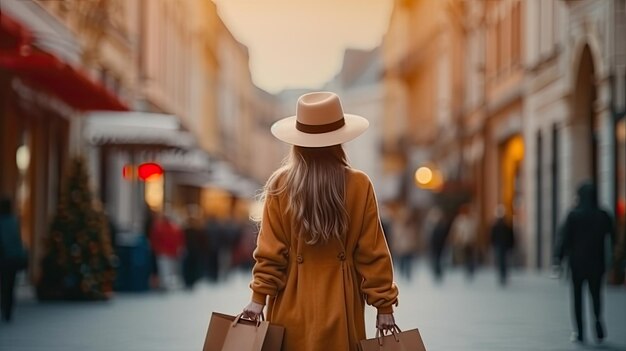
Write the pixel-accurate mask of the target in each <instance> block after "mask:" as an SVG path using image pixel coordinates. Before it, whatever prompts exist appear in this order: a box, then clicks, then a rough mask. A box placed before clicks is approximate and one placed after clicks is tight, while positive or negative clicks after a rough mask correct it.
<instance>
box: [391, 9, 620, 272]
mask: <svg viewBox="0 0 626 351" xmlns="http://www.w3.org/2000/svg"><path fill="white" fill-rule="evenodd" d="M624 6H625V2H624V1H620V0H616V1H594V0H588V1H563V0H529V1H520V0H503V1H480V0H476V1H472V0H470V1H441V2H439V1H397V2H396V4H395V9H394V12H393V15H392V21H391V24H390V28H389V33H388V35H387V37H386V38H385V47H386V50H385V55H386V56H385V57H386V59H385V67H386V71H385V72H386V74H385V86H386V101H387V105H386V106H387V107H386V112H385V145H386V147H387V150H391V152H387V153H386V155H387V157H386V158H387V159H388V162H387V164H388V165H389V164H394V163H393V162H392V161H393V160H396V159H401V157H397V154H398V152H397V151H394V150H398V149H400V150H402V147H398V146H395V147H394V146H393V144H394V143H396V144H398V143H400V142H401V141H403V140H406V139H408V140H410V143H408V144H409V145H410V144H413V145H420V144H423V145H425V148H426V149H427V150H428V153H427V154H426V155H423V156H422V158H421V159H420V160H419V162H424V161H429V162H432V163H433V164H434V165H435V166H436V167H437V168H439V169H441V170H442V171H443V174H444V178H445V179H444V180H445V182H444V184H445V183H449V182H450V181H451V180H452V181H457V182H460V184H462V185H463V186H464V187H467V188H468V189H469V190H470V193H471V203H472V205H473V207H474V208H475V209H476V210H477V215H478V216H479V219H480V223H481V225H480V228H481V230H480V234H479V245H480V246H481V248H482V249H483V250H482V251H483V252H484V253H486V252H487V249H488V242H489V241H488V234H487V233H488V228H489V225H490V223H491V222H492V221H493V218H494V215H495V209H496V208H497V207H498V206H499V205H503V206H504V208H505V209H506V210H507V214H508V217H509V219H510V220H511V221H512V223H513V225H514V228H515V230H516V232H517V243H518V246H517V253H518V256H517V260H516V261H517V262H518V263H519V264H521V265H525V266H527V267H537V268H539V269H542V268H546V267H548V266H549V265H550V264H551V255H552V251H553V245H554V240H555V235H556V233H557V231H558V228H559V225H560V223H561V222H562V220H563V218H564V216H565V213H566V212H567V210H568V209H569V208H571V206H573V205H574V203H575V193H576V188H577V187H578V185H579V184H580V183H581V182H583V181H585V180H590V181H593V182H594V183H596V184H597V186H598V190H599V191H598V199H599V202H600V204H602V206H604V207H605V208H607V209H609V210H610V211H611V212H612V213H613V214H614V215H615V217H616V223H617V224H618V233H619V236H620V237H622V239H621V242H622V243H623V241H624V240H623V233H624V205H623V204H624V198H626V187H625V186H624V173H625V172H624V168H625V166H624V162H625V161H624V160H625V158H624V154H625V153H626V151H625V150H624V135H625V134H626V132H625V131H624V130H625V127H624V126H625V122H624V117H623V116H624V110H625V108H624V99H625V98H626V97H625V96H624V95H625V93H624V86H625V85H626V83H625V78H624V74H625V73H624V71H625V68H624V61H625V60H626V58H625V56H626V55H625V50H626V49H625V46H626V39H624V38H623V36H621V35H619V33H621V32H620V30H623V29H624V28H625V27H624V21H625V20H626V17H625V16H624ZM414 13H419V14H417V15H415V14H414ZM420 14H421V15H422V16H425V15H424V14H428V16H427V17H428V18H422V17H419V16H420ZM436 18H439V19H440V21H441V22H440V23H445V24H446V25H444V26H440V27H437V26H436V25H435V24H433V23H436V20H435V19H436ZM433 28H440V29H439V30H438V31H437V30H435V29H433ZM407 33H409V34H407ZM446 33H447V34H446ZM419 38H434V39H433V42H436V43H437V44H436V45H437V47H438V48H439V49H438V50H439V51H437V50H434V49H429V46H428V45H427V44H425V43H426V42H422V43H421V44H420V42H419ZM432 52H435V54H432ZM429 55H434V56H435V57H437V59H436V60H435V59H433V60H431V61H429V60H428V57H429ZM451 58H452V59H451ZM455 58H460V59H458V60H457V59H455ZM420 65H423V68H420ZM441 67H448V68H446V69H441ZM438 68H439V69H438ZM422 85H423V86H427V87H429V88H430V89H428V90H426V89H422V90H420V89H419V87H420V86H422ZM429 109H430V110H429ZM412 114H413V115H419V117H417V116H413V117H412ZM398 116H404V119H405V121H402V119H403V118H402V117H400V119H399V118H398ZM425 116H434V117H431V118H430V119H424V118H426V117H425ZM420 118H422V119H424V120H420ZM412 124H414V125H425V126H426V127H425V128H421V130H420V131H419V132H416V131H415V130H414V128H413V127H411V125H412ZM399 126H402V127H399ZM402 130H406V131H407V132H404V133H403V132H402ZM407 149H410V147H407V146H406V144H405V146H404V150H407ZM409 153H410V151H409ZM396 164H397V162H396ZM404 167H405V168H407V167H408V168H413V167H415V165H410V166H409V165H408V164H407V163H405V165H404ZM622 245H623V244H622Z"/></svg>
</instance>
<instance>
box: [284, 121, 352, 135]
mask: <svg viewBox="0 0 626 351" xmlns="http://www.w3.org/2000/svg"><path fill="white" fill-rule="evenodd" d="M345 124H346V121H345V119H344V118H343V117H342V118H341V119H340V120H337V121H335V122H333V123H328V124H318V125H313V124H304V123H300V122H298V121H296V129H297V130H299V131H301V132H303V133H308V134H322V133H328V132H333V131H335V130H337V129H339V128H341V127H343V126H344V125H345Z"/></svg>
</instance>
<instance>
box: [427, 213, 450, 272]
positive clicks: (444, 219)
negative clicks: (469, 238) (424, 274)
mask: <svg viewBox="0 0 626 351" xmlns="http://www.w3.org/2000/svg"><path fill="white" fill-rule="evenodd" d="M428 216H429V217H430V218H428V220H429V221H432V224H430V225H429V227H431V228H432V232H431V234H430V258H431V263H432V268H433V274H434V277H435V280H436V281H441V280H443V255H444V252H445V249H446V244H447V241H448V235H449V234H450V219H449V217H448V215H447V214H446V213H445V212H443V211H441V210H440V209H439V208H436V209H434V212H431V213H429V215H428Z"/></svg>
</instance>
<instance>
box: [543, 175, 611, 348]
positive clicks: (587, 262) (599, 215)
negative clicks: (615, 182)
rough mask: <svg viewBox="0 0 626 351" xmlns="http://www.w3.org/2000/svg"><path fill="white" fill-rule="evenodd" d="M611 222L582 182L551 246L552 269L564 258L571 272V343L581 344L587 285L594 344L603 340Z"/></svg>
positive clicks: (592, 189) (591, 187)
mask: <svg viewBox="0 0 626 351" xmlns="http://www.w3.org/2000/svg"><path fill="white" fill-rule="evenodd" d="M614 235H615V230H614V228H613V220H612V219H611V216H610V215H609V214H608V212H606V211H604V210H602V209H601V208H600V207H599V206H598V202H597V197H596V188H595V186H594V185H593V184H592V183H584V184H582V185H581V186H580V188H579V189H578V203H577V205H576V206H575V207H574V208H573V209H572V210H571V211H570V212H569V214H568V215H567V217H566V218H565V222H564V223H563V225H562V227H561V230H560V231H559V235H558V237H557V242H556V245H555V252H554V256H555V257H554V259H555V262H554V263H555V266H556V267H560V265H561V261H562V260H563V258H564V257H565V256H567V257H568V261H569V266H570V270H571V273H572V288H573V292H574V294H573V295H574V301H573V302H574V316H575V319H576V332H575V333H574V334H573V337H572V340H573V341H577V342H584V339H585V337H584V331H583V325H584V320H583V308H582V287H583V283H585V282H587V285H588V287H589V292H590V293H591V298H592V300H593V311H594V314H595V328H596V337H597V341H598V342H600V341H602V340H603V339H604V337H605V336H606V335H605V331H604V326H603V324H602V300H601V296H602V294H601V288H602V277H603V276H604V272H605V265H606V262H605V241H606V238H607V236H609V237H610V239H611V244H612V243H613V242H614V240H615V236H614Z"/></svg>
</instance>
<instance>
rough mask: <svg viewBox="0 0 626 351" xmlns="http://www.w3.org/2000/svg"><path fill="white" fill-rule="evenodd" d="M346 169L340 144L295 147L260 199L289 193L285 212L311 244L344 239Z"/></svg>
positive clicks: (344, 156)
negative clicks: (318, 146)
mask: <svg viewBox="0 0 626 351" xmlns="http://www.w3.org/2000/svg"><path fill="white" fill-rule="evenodd" d="M346 168H350V165H349V163H348V159H347V157H346V153H345V152H344V150H343V147H342V146H341V145H333V146H328V147H320V148H307V147H301V146H295V145H294V146H293V147H292V149H291V152H290V154H289V155H288V156H287V157H286V158H285V161H284V162H283V166H282V167H281V168H279V169H278V170H277V171H276V172H274V174H272V176H271V177H270V178H269V180H268V181H267V184H266V185H265V188H264V189H263V193H262V195H261V199H262V201H265V200H266V199H267V197H268V196H275V195H280V194H282V193H284V192H286V193H287V199H288V202H287V208H286V212H287V213H290V214H291V216H293V219H294V220H295V223H297V224H298V226H299V228H298V230H299V235H302V236H304V238H305V240H306V241H305V242H306V243H307V244H309V245H315V244H317V243H318V242H320V241H321V242H323V243H325V242H328V240H329V239H330V238H331V237H335V238H341V237H342V236H343V235H344V234H345V232H346V231H347V229H348V212H347V210H346V204H345V197H346Z"/></svg>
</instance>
